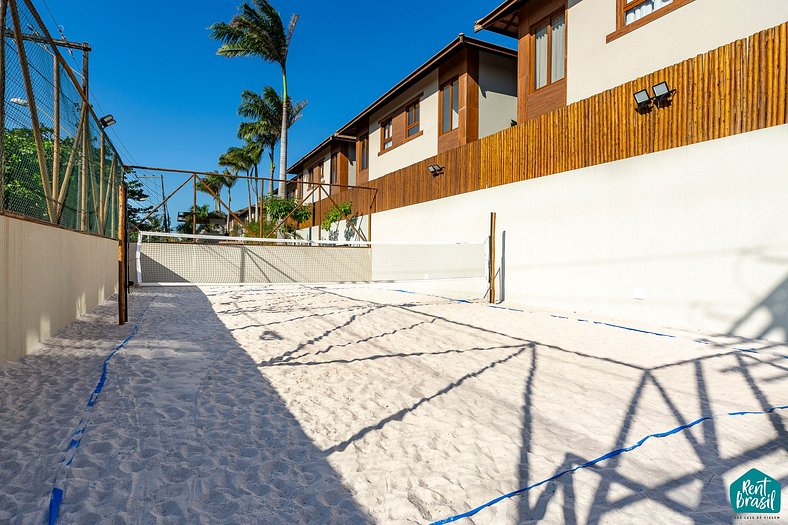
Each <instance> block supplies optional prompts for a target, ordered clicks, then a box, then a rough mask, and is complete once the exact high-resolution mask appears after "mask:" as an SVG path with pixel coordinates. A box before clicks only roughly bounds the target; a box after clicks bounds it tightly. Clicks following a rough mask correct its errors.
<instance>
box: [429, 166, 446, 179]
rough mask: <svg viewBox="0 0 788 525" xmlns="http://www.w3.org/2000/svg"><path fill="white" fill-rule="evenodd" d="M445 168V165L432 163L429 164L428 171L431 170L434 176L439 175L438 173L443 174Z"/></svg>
mask: <svg viewBox="0 0 788 525" xmlns="http://www.w3.org/2000/svg"><path fill="white" fill-rule="evenodd" d="M445 169H446V168H444V167H443V166H438V165H437V164H430V165H429V166H427V171H429V172H430V174H432V176H433V177H437V176H438V175H443V172H444V171H445Z"/></svg>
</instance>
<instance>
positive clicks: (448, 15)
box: [34, 0, 515, 215]
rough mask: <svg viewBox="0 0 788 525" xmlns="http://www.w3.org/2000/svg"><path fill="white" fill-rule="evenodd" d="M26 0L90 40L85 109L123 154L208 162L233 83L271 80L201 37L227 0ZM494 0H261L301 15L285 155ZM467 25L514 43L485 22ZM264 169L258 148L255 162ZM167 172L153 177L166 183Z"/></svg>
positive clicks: (170, 162) (222, 133)
mask: <svg viewBox="0 0 788 525" xmlns="http://www.w3.org/2000/svg"><path fill="white" fill-rule="evenodd" d="M34 1H35V5H36V6H37V8H38V9H39V11H40V12H41V15H42V17H43V18H44V20H45V22H46V23H47V24H48V25H49V26H50V30H53V29H54V22H53V21H52V18H51V17H50V16H49V13H48V12H47V7H46V6H47V5H48V6H49V9H50V10H51V12H52V14H53V15H54V18H55V20H57V22H58V24H60V25H61V26H63V27H64V30H65V34H66V36H67V37H68V38H69V39H70V40H75V41H86V42H88V43H90V44H91V46H92V47H93V52H92V53H91V56H90V82H91V91H92V92H93V93H94V95H95V99H94V104H96V101H97V102H98V104H99V105H100V108H98V107H97V108H96V112H97V113H100V112H101V111H102V110H103V111H104V112H107V113H112V114H113V115H114V116H115V118H116V119H117V121H118V123H117V124H116V125H115V126H113V128H112V133H111V134H110V138H111V139H112V140H113V141H114V142H116V143H117V142H118V140H117V139H116V137H120V142H122V143H123V145H125V147H126V148H128V150H129V151H130V153H131V158H129V155H128V154H126V153H125V152H124V150H123V149H122V148H121V145H120V144H117V146H118V147H119V149H120V151H121V153H122V154H124V160H125V162H126V163H127V164H137V163H138V164H142V165H147V166H164V167H172V168H183V169H195V170H201V171H210V170H213V169H216V168H217V164H216V160H217V158H218V156H219V155H220V154H221V153H222V152H224V151H225V150H226V149H227V148H228V147H230V146H234V145H240V142H239V141H238V140H237V139H236V130H237V127H238V123H239V122H240V121H241V119H240V117H238V116H237V114H236V109H237V107H238V104H239V102H240V93H241V91H242V90H244V89H252V90H256V91H258V92H259V91H261V90H262V87H263V86H265V85H267V84H270V85H272V86H274V87H275V88H276V89H277V91H280V92H281V75H280V73H279V69H278V66H275V65H271V64H266V63H264V62H262V61H261V60H258V59H255V58H246V59H241V58H235V59H227V58H223V57H219V56H217V55H216V49H217V47H218V43H217V42H216V41H213V40H211V39H210V38H209V31H208V29H207V28H208V26H210V25H211V24H212V23H214V22H216V21H219V20H224V21H229V20H230V18H232V16H233V14H234V13H235V12H236V10H237V6H238V5H239V4H240V3H241V2H240V1H239V0H193V1H188V2H187V1H185V0H168V1H161V0H159V1H157V2H154V1H151V0H136V1H134V2H125V1H124V2H107V1H106V0H81V1H80V2H74V1H73V0H46V1H47V4H46V5H45V4H44V3H43V0H34ZM499 3H500V2H499V0H479V1H459V2H458V1H455V0H433V1H424V0H399V1H397V2H382V1H378V0H372V1H370V0H349V1H345V2H324V1H318V0H290V1H286V0H273V4H274V6H275V7H276V8H277V9H278V10H279V11H280V13H281V14H282V16H283V18H285V19H289V17H290V14H291V13H298V14H300V15H301V19H300V21H299V24H298V27H297V29H296V33H295V37H294V39H293V43H292V48H291V52H290V56H289V59H288V70H289V71H288V84H289V90H290V94H291V96H293V97H294V98H297V99H303V98H305V99H307V100H308V101H309V105H308V106H307V108H306V110H305V113H304V117H303V118H302V120H301V121H299V122H298V123H297V124H296V125H295V126H294V127H293V128H291V130H290V147H289V152H288V162H289V163H292V162H294V161H295V160H297V159H298V158H300V157H301V156H302V155H303V154H304V153H306V152H308V151H309V150H311V149H312V148H313V147H314V146H315V145H317V144H318V143H319V142H320V141H322V140H323V139H325V138H326V137H327V136H328V135H329V134H330V133H333V132H334V131H336V129H337V128H339V127H340V126H341V125H342V124H344V123H345V122H347V121H348V120H350V119H351V118H352V117H353V116H355V115H356V114H357V113H359V112H360V111H361V110H363V109H364V108H365V107H366V106H367V105H369V103H371V102H372V101H373V100H375V99H376V98H377V97H378V96H380V95H381V94H382V93H384V92H385V91H387V90H388V89H389V88H390V87H392V86H393V85H394V84H395V83H397V82H398V81H399V80H401V79H402V78H403V77H405V76H406V75H407V74H409V73H410V72H411V71H413V70H414V69H416V68H417V67H418V66H419V65H421V64H422V63H423V62H424V61H426V60H427V59H428V58H429V57H431V56H432V55H434V54H435V53H436V52H437V51H439V50H440V49H441V48H442V47H443V46H445V45H446V44H447V43H449V42H450V41H451V40H452V39H454V38H456V36H457V35H458V34H459V33H461V32H464V33H465V34H468V35H473V23H474V21H475V20H477V19H479V18H481V17H482V16H484V15H485V14H487V13H488V12H489V11H490V10H492V9H493V8H494V7H496V6H497V5H498V4H499ZM75 4H76V6H78V8H75ZM53 34H56V32H54V31H53ZM474 36H476V37H477V38H482V39H485V40H489V41H492V42H495V43H498V44H503V45H506V46H509V47H514V45H515V42H514V40H512V39H508V38H504V37H501V36H499V35H495V34H493V33H489V32H486V31H485V32H482V33H479V34H476V35H474ZM276 158H277V161H278V158H279V156H278V153H277V156H276ZM267 169H268V164H267V160H265V159H264V160H263V163H262V164H261V171H267ZM178 182H179V181H178V180H176V178H175V177H170V176H167V177H166V178H165V184H166V186H167V187H168V188H169V189H174V188H175V185H177V184H178ZM159 193H160V192H159ZM233 198H234V199H237V200H236V202H238V203H241V202H245V190H244V191H242V190H241V189H240V188H239V189H236V190H235V191H234V192H233ZM201 200H202V201H203V202H207V199H201ZM190 201H191V197H190V196H187V195H186V194H185V193H184V194H183V195H182V196H181V197H180V198H178V199H177V200H176V202H175V204H176V206H175V207H174V208H178V209H187V208H188V207H189V206H190ZM234 204H235V203H234ZM241 206H242V205H239V206H235V205H234V206H233V207H234V208H236V207H241ZM175 211H176V210H175V209H172V210H171V215H174V212H175Z"/></svg>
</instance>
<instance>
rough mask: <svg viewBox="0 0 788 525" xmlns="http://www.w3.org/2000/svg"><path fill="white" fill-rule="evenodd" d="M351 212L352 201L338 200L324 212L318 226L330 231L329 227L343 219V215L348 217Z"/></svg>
mask: <svg viewBox="0 0 788 525" xmlns="http://www.w3.org/2000/svg"><path fill="white" fill-rule="evenodd" d="M351 213H353V203H352V202H350V201H347V202H340V203H339V204H334V205H333V206H331V208H330V209H329V210H328V211H327V212H326V214H325V216H324V217H323V220H322V221H320V227H321V228H323V229H324V230H326V231H331V227H332V226H333V225H334V224H335V223H338V222H339V221H341V220H343V219H344V218H345V217H349V216H350V214H351Z"/></svg>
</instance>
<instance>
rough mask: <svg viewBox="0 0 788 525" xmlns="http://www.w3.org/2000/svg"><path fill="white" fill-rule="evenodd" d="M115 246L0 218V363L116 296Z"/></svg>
mask: <svg viewBox="0 0 788 525" xmlns="http://www.w3.org/2000/svg"><path fill="white" fill-rule="evenodd" d="M117 261H118V243H117V241H113V240H111V239H103V238H101V237H97V236H93V235H86V234H81V233H76V232H72V231H68V230H63V229H61V228H55V227H52V226H46V225H42V224H36V223H33V222H29V221H24V220H19V219H13V218H10V217H5V216H2V215H0V276H2V277H0V363H3V362H4V361H10V360H17V359H21V358H22V357H24V356H25V355H26V354H27V353H29V352H30V350H31V349H32V348H33V347H34V346H35V345H36V344H38V343H39V342H40V341H43V340H44V339H47V338H48V337H50V336H52V335H54V334H55V333H56V332H57V331H59V330H60V329H61V328H63V327H64V326H66V325H67V324H69V323H71V322H73V321H75V320H76V319H77V318H79V317H80V316H81V315H83V314H85V313H87V312H89V311H90V310H92V309H93V308H95V307H96V306H97V305H98V304H99V303H101V302H102V301H104V300H106V299H107V298H108V297H109V296H110V295H112V294H114V293H116V292H117V281H118V262H117Z"/></svg>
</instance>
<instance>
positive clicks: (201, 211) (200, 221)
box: [176, 204, 211, 233]
mask: <svg viewBox="0 0 788 525" xmlns="http://www.w3.org/2000/svg"><path fill="white" fill-rule="evenodd" d="M210 213H211V212H210V208H209V207H208V205H207V204H203V205H202V206H197V213H196V215H197V233H207V232H210V231H211V227H210V225H209V224H208V216H209V215H210ZM194 215H195V213H194V206H192V207H191V208H189V211H188V215H187V216H186V220H185V221H183V222H182V223H180V224H179V225H178V227H177V228H176V230H177V232H178V233H192V231H194V230H193V226H192V225H193V224H194Z"/></svg>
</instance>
